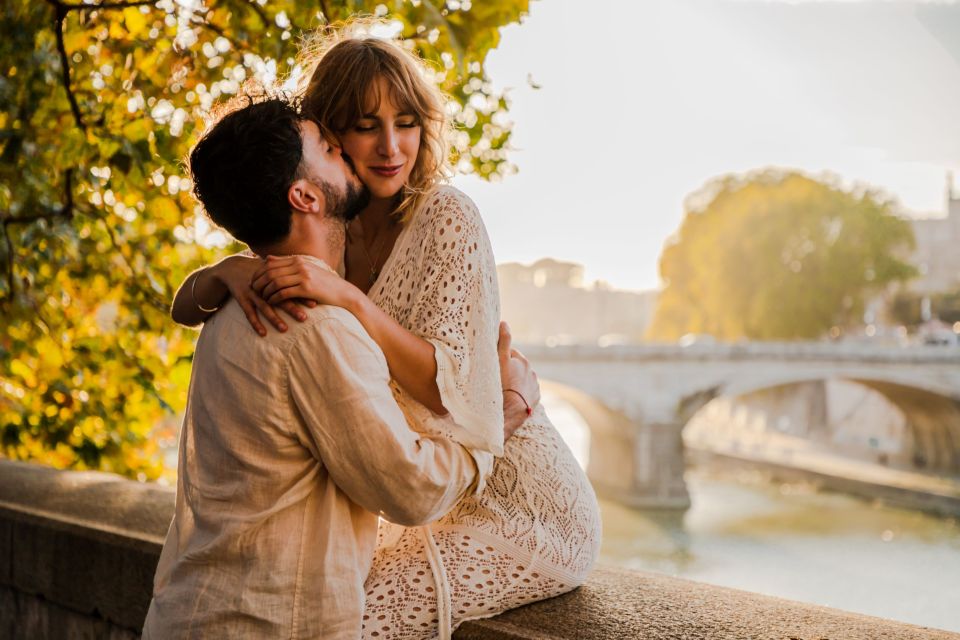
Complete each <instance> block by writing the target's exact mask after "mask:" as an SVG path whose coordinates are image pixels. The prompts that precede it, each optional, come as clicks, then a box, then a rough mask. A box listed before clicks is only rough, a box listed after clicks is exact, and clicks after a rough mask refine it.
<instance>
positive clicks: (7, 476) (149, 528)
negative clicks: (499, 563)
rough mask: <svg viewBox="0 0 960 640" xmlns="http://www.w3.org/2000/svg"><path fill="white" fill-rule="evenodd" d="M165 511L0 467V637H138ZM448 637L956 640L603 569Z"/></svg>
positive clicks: (60, 478)
mask: <svg viewBox="0 0 960 640" xmlns="http://www.w3.org/2000/svg"><path fill="white" fill-rule="evenodd" d="M173 503H174V492H173V491H172V490H171V489H169V488H165V487H160V486H157V485H152V484H143V483H137V482H131V481H129V480H125V479H123V478H119V477H117V476H114V475H110V474H104V473H95V472H67V471H55V470H52V469H48V468H45V467H40V466H34V465H29V464H24V463H18V462H10V461H7V460H0V638H10V639H21V638H22V639H30V640H34V639H37V638H107V639H109V640H128V639H132V638H137V637H139V630H140V627H141V625H142V624H143V619H144V617H145V615H146V611H147V606H148V604H149V601H150V590H151V586H152V582H153V573H154V570H155V568H156V565H157V561H158V558H159V555H160V549H161V547H162V544H163V537H164V535H165V534H166V530H167V526H168V524H169V521H170V518H171V517H172V514H173ZM455 637H456V638H458V639H459V640H471V639H474V638H485V639H492V640H496V639H504V640H505V639H517V640H519V639H529V638H543V639H547V640H549V639H557V640H559V639H566V638H578V639H583V640H591V639H593V638H597V639H601V638H602V639H604V640H617V639H619V638H624V639H626V638H631V639H632V638H646V639H649V640H658V639H660V638H664V639H666V638H670V639H671V640H672V639H677V638H697V639H700V638H702V639H714V638H716V639H720V638H723V639H727V638H729V639H731V640H732V639H738V640H739V639H749V638H784V639H785V638H798V639H799V638H803V639H808V638H809V639H814V638H818V639H819V638H836V639H850V640H857V639H861V638H862V639H864V640H866V639H870V640H879V639H884V638H890V639H893V638H896V639H898V640H901V639H914V638H915V639H917V640H927V639H929V640H941V639H943V640H946V639H948V638H949V639H953V640H960V634H954V633H949V632H946V631H940V630H936V629H926V628H922V627H916V626H912V625H907V624H902V623H898V622H893V621H889V620H883V619H879V618H871V617H867V616H861V615H857V614H852V613H847V612H844V611H838V610H834V609H828V608H825V607H818V606H814V605H809V604H803V603H798V602H791V601H788V600H781V599H778V598H771V597H767V596H762V595H758V594H753V593H747V592H743V591H736V590H733V589H724V588H720V587H714V586H710V585H706V584H701V583H696V582H690V581H686V580H678V579H674V578H668V577H666V576H661V575H657V574H650V573H640V572H634V571H624V570H619V569H607V568H600V569H597V570H595V571H594V572H593V574H592V575H591V577H590V579H589V580H588V581H587V584H585V585H584V586H583V587H581V588H580V589H578V590H577V591H575V592H573V593H570V594H567V595H565V596H561V597H559V598H553V599H551V600H546V601H543V602H538V603H535V604H532V605H528V606H526V607H521V608H519V609H515V610H513V611H510V612H507V613H505V614H503V615H500V616H497V617H495V618H491V619H489V620H479V621H474V622H469V623H466V624H464V625H463V626H462V627H461V628H460V629H459V630H458V631H457V633H456V634H455Z"/></svg>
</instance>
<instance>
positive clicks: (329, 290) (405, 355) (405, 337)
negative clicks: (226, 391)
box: [252, 256, 447, 414]
mask: <svg viewBox="0 0 960 640" xmlns="http://www.w3.org/2000/svg"><path fill="white" fill-rule="evenodd" d="M252 286H253V290H254V291H255V292H258V293H259V294H260V297H261V298H262V299H263V300H265V301H266V302H267V303H268V304H281V303H283V302H285V301H288V300H291V299H293V298H305V299H309V300H315V301H316V302H318V303H320V304H330V305H334V306H337V307H342V308H344V309H346V310H347V311H349V312H350V313H352V314H353V315H354V316H356V318H357V320H359V321H360V324H361V325H363V328H364V329H366V330H367V333H369V334H370V337H371V338H373V340H374V342H376V343H377V344H378V345H379V346H380V349H381V350H382V351H383V355H384V356H385V357H386V359H387V365H388V366H389V368H390V375H391V376H392V377H393V379H394V380H396V381H397V382H398V383H399V384H400V386H401V387H403V388H404V389H405V390H406V391H407V393H409V394H410V395H411V396H412V397H413V398H414V399H415V400H417V401H418V402H420V403H421V404H423V405H424V406H426V407H427V408H428V409H430V410H431V411H433V412H434V413H437V414H445V413H447V410H446V409H445V408H444V406H443V402H442V401H441V399H440V389H439V388H438V387H437V361H436V358H435V354H434V346H433V345H432V344H430V343H429V342H427V341H426V340H424V339H423V338H421V337H419V336H417V335H415V334H413V333H411V332H410V331H407V330H406V329H404V328H403V327H402V326H400V324H399V323H398V322H397V321H396V320H394V319H393V318H391V317H390V316H389V315H387V314H386V313H385V312H384V311H383V310H381V309H380V308H379V307H378V306H377V305H375V304H374V303H373V302H372V301H371V300H370V298H368V297H367V296H366V295H365V294H364V293H363V292H362V291H360V289H358V288H357V287H355V286H353V285H352V284H351V283H349V282H347V281H346V280H344V279H343V278H341V277H339V276H337V275H336V274H334V273H333V272H331V271H328V270H326V269H324V268H323V267H320V266H318V265H316V264H314V263H313V262H311V261H309V260H305V259H304V258H302V257H300V256H282V257H276V256H267V260H266V262H265V263H264V265H263V266H262V267H261V268H260V269H258V271H257V273H256V274H254V276H253V285H252Z"/></svg>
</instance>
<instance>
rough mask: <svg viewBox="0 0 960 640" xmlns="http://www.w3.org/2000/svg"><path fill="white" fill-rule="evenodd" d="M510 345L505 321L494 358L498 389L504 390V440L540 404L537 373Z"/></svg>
mask: <svg viewBox="0 0 960 640" xmlns="http://www.w3.org/2000/svg"><path fill="white" fill-rule="evenodd" d="M511 342H512V338H511V336H510V327H509V326H507V323H506V322H501V323H500V339H499V341H498V342H497V355H498V356H499V357H500V388H501V389H503V390H504V391H503V439H504V440H509V439H510V437H511V436H512V435H513V432H514V431H516V430H517V429H518V428H519V427H520V425H522V424H523V423H524V421H525V420H526V419H527V418H528V417H529V416H530V412H531V411H532V410H533V408H534V407H536V406H537V404H539V403H540V383H539V382H537V374H536V372H534V370H533V369H532V368H531V367H530V362H529V361H528V360H527V359H526V358H525V357H524V356H523V354H522V353H520V352H519V351H517V350H516V349H513V348H512V347H511ZM507 389H511V391H507ZM518 394H519V395H518ZM521 396H522V397H521Z"/></svg>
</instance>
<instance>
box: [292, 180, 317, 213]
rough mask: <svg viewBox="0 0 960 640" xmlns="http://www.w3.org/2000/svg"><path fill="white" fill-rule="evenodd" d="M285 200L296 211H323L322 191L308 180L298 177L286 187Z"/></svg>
mask: <svg viewBox="0 0 960 640" xmlns="http://www.w3.org/2000/svg"><path fill="white" fill-rule="evenodd" d="M287 201H288V202H289V203H290V206H291V207H293V208H294V210H296V211H300V212H303V213H321V212H322V211H323V205H324V202H323V192H322V191H320V189H318V188H317V187H316V185H314V184H313V183H311V182H310V181H309V180H305V179H303V178H300V179H299V180H297V181H295V182H294V183H293V184H292V185H290V188H289V189H287Z"/></svg>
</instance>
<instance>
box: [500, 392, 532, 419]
mask: <svg viewBox="0 0 960 640" xmlns="http://www.w3.org/2000/svg"><path fill="white" fill-rule="evenodd" d="M507 391H510V392H513V393H515V394H517V395H518V396H520V399H521V400H523V404H524V405H526V407H527V415H528V416H529V415H531V414H533V409H531V408H530V403H529V402H527V399H526V398H524V397H523V394H522V393H520V392H519V391H517V390H516V389H504V390H503V392H504V393H506V392H507Z"/></svg>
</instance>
